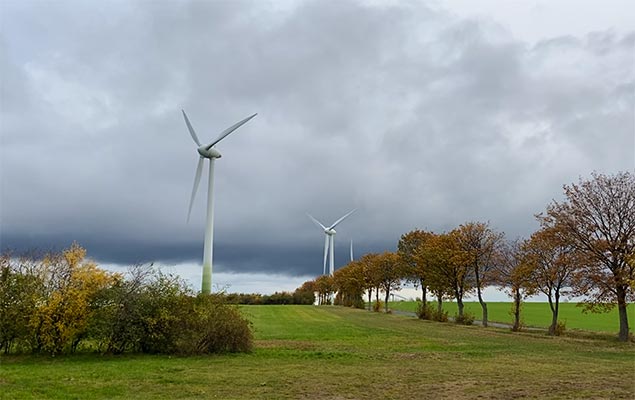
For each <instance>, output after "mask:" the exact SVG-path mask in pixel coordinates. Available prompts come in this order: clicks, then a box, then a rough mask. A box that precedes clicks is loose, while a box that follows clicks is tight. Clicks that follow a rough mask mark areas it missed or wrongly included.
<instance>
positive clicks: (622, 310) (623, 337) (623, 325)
mask: <svg viewBox="0 0 635 400" xmlns="http://www.w3.org/2000/svg"><path fill="white" fill-rule="evenodd" d="M616 289H617V290H616V291H617V311H618V314H619V316H620V333H619V336H618V337H619V339H620V341H622V342H627V341H628V339H629V332H628V314H627V313H626V287H625V285H618V286H617V288H616Z"/></svg>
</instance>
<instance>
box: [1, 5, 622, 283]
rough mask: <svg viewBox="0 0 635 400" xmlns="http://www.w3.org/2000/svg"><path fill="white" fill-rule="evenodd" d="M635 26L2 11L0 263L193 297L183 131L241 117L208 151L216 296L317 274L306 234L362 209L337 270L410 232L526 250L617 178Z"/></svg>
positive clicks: (380, 11)
mask: <svg viewBox="0 0 635 400" xmlns="http://www.w3.org/2000/svg"><path fill="white" fill-rule="evenodd" d="M633 15H635V5H633V3H632V2H631V1H626V0H625V1H601V2H600V1H551V0H550V1H546V0H545V1H504V2H503V1H467V0H463V1H460V0H452V1H435V2H425V1H379V0H377V1H334V0H318V1H279V0H272V1H196V2H185V1H99V2H97V1H90V2H85V1H76V2H64V1H54V2H52V1H29V0H27V1H12V0H4V1H1V2H0V18H1V27H0V28H1V32H0V80H1V88H0V96H1V97H0V101H1V103H0V124H1V125H0V134H1V136H0V247H2V249H6V248H14V249H24V248H39V249H48V248H58V249H59V248H62V247H64V246H68V245H69V244H70V243H71V242H72V241H77V242H79V243H80V244H82V245H83V246H84V247H86V248H87V250H88V253H89V256H91V257H92V258H94V259H96V260H97V261H98V262H100V263H102V264H104V265H113V266H115V267H114V268H118V267H117V266H125V265H129V264H131V263H135V262H148V261H155V262H157V263H159V264H163V265H169V266H172V268H174V270H176V271H177V272H179V271H181V272H182V271H188V272H187V273H185V272H183V275H184V276H186V277H187V278H188V279H191V280H193V281H196V279H200V278H198V276H199V275H200V269H199V268H200V267H198V265H200V262H201V259H202V251H203V234H204V224H205V193H206V181H207V172H206V171H205V172H204V175H203V179H202V185H201V188H199V193H198V196H197V199H196V202H195V204H194V209H193V212H192V218H191V220H190V222H189V223H186V216H187V207H188V202H189V197H190V192H191V190H192V182H193V178H194V172H195V168H196V163H197V159H198V155H197V153H196V146H195V145H194V143H193V141H192V139H191V138H190V136H189V134H188V131H187V128H186V126H185V124H184V121H183V118H182V115H181V108H183V109H185V110H186V111H187V113H188V116H189V117H190V120H191V122H192V124H193V125H194V127H195V129H196V130H197V132H198V135H199V138H200V139H201V141H202V142H209V141H211V140H212V139H214V138H216V136H217V135H218V134H219V133H220V132H221V131H222V130H223V129H224V128H226V127H227V126H229V125H231V124H233V123H234V122H236V121H238V120H240V119H242V118H244V117H246V116H248V115H250V114H252V113H255V112H257V113H258V116H257V117H256V118H254V119H253V120H252V121H250V122H249V123H248V124H246V125H245V126H243V127H242V128H240V129H239V130H238V131H236V132H235V133H234V134H232V135H230V136H229V137H227V138H226V139H225V140H223V141H222V142H221V143H220V144H219V145H218V146H217V149H218V150H219V151H220V152H221V153H222V155H223V157H222V158H221V159H220V160H218V161H217V163H216V173H215V181H216V186H215V192H216V193H215V198H216V205H215V210H216V214H215V217H216V220H215V247H214V272H215V273H217V272H218V273H219V275H218V276H219V277H221V276H227V277H231V276H234V278H233V279H234V282H230V281H231V280H232V278H227V279H226V281H223V280H222V279H220V280H218V279H216V278H215V283H218V284H224V282H228V283H227V284H228V285H237V286H236V287H242V286H240V285H241V283H240V282H239V281H240V280H241V279H243V280H246V279H247V278H245V277H247V276H251V277H252V278H253V277H254V276H261V277H264V276H268V277H279V282H283V281H284V279H287V278H288V279H287V281H285V282H287V284H288V285H289V286H292V287H293V285H295V284H296V283H297V281H298V280H299V279H304V278H305V277H312V276H316V275H318V274H320V273H321V272H322V252H323V247H322V246H323V243H324V242H323V233H322V232H321V231H320V230H318V229H317V228H316V227H315V226H314V225H313V224H312V223H311V221H310V220H309V219H308V218H307V217H306V215H305V213H306V212H309V213H311V214H312V215H314V216H315V217H316V218H318V219H319V220H320V221H322V222H323V223H324V224H330V223H332V222H333V221H334V220H336V219H337V218H339V217H340V216H341V215H343V214H344V213H346V212H347V211H349V210H351V209H352V208H358V211H357V212H356V213H355V214H353V215H352V216H351V217H350V218H348V219H347V220H345V221H344V222H343V223H342V224H341V225H339V226H338V234H337V237H336V239H335V242H336V254H335V259H336V265H337V266H338V267H339V266H341V265H343V264H344V263H345V262H346V261H348V246H349V242H350V240H351V239H352V240H354V243H355V253H356V254H362V253H365V252H368V251H384V250H393V249H395V247H396V243H397V241H398V239H399V237H400V235H401V234H403V233H405V232H408V231H410V230H412V229H414V228H422V229H430V230H434V231H443V230H448V229H452V228H454V227H456V226H457V225H458V224H460V223H463V222H467V221H489V222H490V224H491V226H492V227H493V228H494V229H496V230H499V231H504V232H505V233H506V234H507V235H508V236H509V237H516V236H527V235H529V234H530V233H531V232H532V231H533V230H535V229H536V227H537V224H536V222H535V219H534V217H533V215H534V214H535V213H538V212H540V211H542V210H544V208H545V207H546V205H547V204H548V203H549V202H550V201H551V200H552V199H559V198H561V193H562V185H563V184H565V183H573V182H577V181H578V179H579V177H583V178H586V177H589V175H590V173H591V172H592V171H594V170H595V171H598V172H602V173H607V174H613V173H616V172H618V171H626V170H629V171H632V170H633V168H634V167H635V126H634V125H635V106H634V104H635V72H634V70H635V28H634V26H633V19H632V16H633ZM179 266H183V268H179ZM222 274H225V275H222ZM236 274H241V275H236ZM240 277H242V278H240ZM249 279H251V278H249ZM289 282H291V283H289ZM272 285H274V286H275V283H272ZM196 286H197V284H196ZM281 286H283V285H282V283H281ZM292 287H291V288H287V289H292Z"/></svg>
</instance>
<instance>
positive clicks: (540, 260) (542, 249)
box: [524, 228, 582, 335]
mask: <svg viewBox="0 0 635 400" xmlns="http://www.w3.org/2000/svg"><path fill="white" fill-rule="evenodd" d="M524 251H525V252H526V254H525V257H526V261H527V262H528V264H529V270H528V273H529V274H530V276H531V280H532V283H533V284H534V285H535V286H536V288H537V289H538V290H539V291H541V292H542V293H544V294H545V295H546V296H547V300H548V301H549V308H550V309H551V325H550V326H549V334H550V335H555V334H556V333H557V332H556V328H557V326H558V312H559V307H560V297H561V296H562V295H563V294H566V290H567V288H569V287H571V283H572V277H573V274H574V272H575V271H576V269H577V268H578V267H579V265H580V262H581V261H582V260H581V259H580V257H579V254H578V253H577V252H576V250H575V248H574V247H573V246H571V245H570V244H569V242H567V241H566V240H565V239H564V237H563V236H562V234H561V233H560V232H558V231H557V230H556V229H554V228H543V229H541V230H539V231H538V232H535V233H534V234H533V235H531V238H530V239H529V241H528V242H527V243H526V245H525V246H524Z"/></svg>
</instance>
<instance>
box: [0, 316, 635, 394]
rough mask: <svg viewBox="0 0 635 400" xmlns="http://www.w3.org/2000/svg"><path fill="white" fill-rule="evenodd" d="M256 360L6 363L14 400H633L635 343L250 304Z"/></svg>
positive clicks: (1, 384) (26, 359)
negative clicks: (480, 399) (419, 399)
mask: <svg viewBox="0 0 635 400" xmlns="http://www.w3.org/2000/svg"><path fill="white" fill-rule="evenodd" d="M243 311H244V312H245V313H246V314H247V315H248V317H249V319H251V320H252V321H253V329H254V333H255V338H256V341H255V350H254V351H253V352H252V353H249V354H229V355H221V356H204V357H202V356H198V357H174V356H172V357H170V356H161V355H157V356H150V355H123V356H104V355H98V354H94V353H83V354H77V355H71V356H67V357H60V358H51V357H45V356H4V357H3V358H2V359H1V366H0V396H2V398H7V399H20V398H25V399H31V398H33V399H36V398H37V399H40V398H51V399H67V398H82V399H101V398H115V399H116V398H122V399H123V398H156V399H173V398H179V399H188V398H223V399H254V398H263V399H281V398H282V399H284V398H307V399H357V398H360V399H361V398H368V397H369V396H371V397H373V398H382V399H383V398H393V399H399V398H416V397H423V396H426V397H428V396H429V397H431V398H447V399H450V398H452V399H461V398H475V397H479V396H481V397H485V398H501V399H506V398H560V399H580V398H632V397H633V395H634V394H635V386H634V385H635V384H634V383H633V380H632V376H633V372H634V370H635V361H634V360H635V345H633V343H620V342H618V341H617V340H616V339H613V338H610V337H604V336H601V335H598V337H559V338H558V337H556V338H554V337H548V336H546V335H544V334H540V333H519V334H515V333H512V332H510V331H509V330H507V329H496V328H487V329H485V328H482V327H477V326H458V325H454V324H444V323H435V322H429V321H420V320H417V319H415V318H409V317H404V316H399V315H387V314H383V313H370V312H367V311H364V310H355V309H348V308H342V307H329V306H324V307H314V306H247V307H244V308H243Z"/></svg>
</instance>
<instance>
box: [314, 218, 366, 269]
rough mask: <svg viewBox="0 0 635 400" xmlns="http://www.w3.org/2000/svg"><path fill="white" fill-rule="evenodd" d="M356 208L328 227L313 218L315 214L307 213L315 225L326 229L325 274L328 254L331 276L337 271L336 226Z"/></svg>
mask: <svg viewBox="0 0 635 400" xmlns="http://www.w3.org/2000/svg"><path fill="white" fill-rule="evenodd" d="M356 210H357V209H354V210H352V211H349V212H348V213H346V214H345V215H344V216H343V217H341V218H340V219H338V220H337V221H335V222H334V223H333V225H331V226H329V227H328V228H327V227H326V226H324V225H322V223H321V222H320V221H318V220H317V219H315V218H313V216H311V214H307V215H308V216H309V218H311V221H313V223H314V224H315V225H317V226H318V227H320V228H322V229H323V230H324V235H325V236H324V269H323V274H324V275H326V257H327V255H328V256H329V276H333V272H335V255H334V247H335V242H334V241H335V234H336V233H337V232H335V227H336V226H337V224H339V223H340V222H342V221H344V218H346V217H348V216H349V215H351V214H352V213H354V212H355V211H356ZM329 250H330V251H329Z"/></svg>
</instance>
